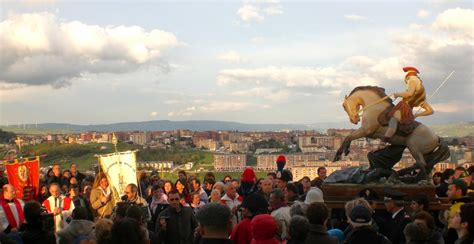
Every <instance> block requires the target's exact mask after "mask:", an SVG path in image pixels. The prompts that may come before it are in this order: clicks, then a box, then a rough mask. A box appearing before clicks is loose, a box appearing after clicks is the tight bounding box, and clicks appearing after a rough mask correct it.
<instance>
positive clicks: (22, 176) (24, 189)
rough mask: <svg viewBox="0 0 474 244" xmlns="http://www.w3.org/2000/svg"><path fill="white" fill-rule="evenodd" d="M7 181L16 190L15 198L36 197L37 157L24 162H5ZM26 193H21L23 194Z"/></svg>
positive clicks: (30, 198)
mask: <svg viewBox="0 0 474 244" xmlns="http://www.w3.org/2000/svg"><path fill="white" fill-rule="evenodd" d="M5 169H6V171H7V176H8V182H9V184H11V185H13V186H14V187H15V190H16V197H17V198H21V199H23V198H25V199H26V200H32V199H33V198H35V197H36V195H37V192H38V187H39V159H38V158H37V159H34V160H30V161H25V162H15V163H13V164H5ZM24 193H25V194H28V195H25V196H24V195H23V194H24Z"/></svg>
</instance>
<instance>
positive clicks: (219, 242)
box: [199, 238, 233, 244]
mask: <svg viewBox="0 0 474 244" xmlns="http://www.w3.org/2000/svg"><path fill="white" fill-rule="evenodd" d="M199 244H233V242H232V241H231V240H229V239H207V238H202V239H201V240H200V241H199Z"/></svg>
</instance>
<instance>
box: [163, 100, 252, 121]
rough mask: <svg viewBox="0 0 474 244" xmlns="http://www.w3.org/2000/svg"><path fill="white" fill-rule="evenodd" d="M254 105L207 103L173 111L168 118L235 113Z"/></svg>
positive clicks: (226, 102)
mask: <svg viewBox="0 0 474 244" xmlns="http://www.w3.org/2000/svg"><path fill="white" fill-rule="evenodd" d="M252 106H253V105H252V104H250V103H247V102H230V101H225V100H223V101H206V102H205V103H204V104H200V105H199V106H191V107H187V108H184V109H182V110H179V111H172V112H169V113H168V117H189V116H193V115H198V114H212V113H221V112H235V111H242V110H245V109H248V108H250V107H252Z"/></svg>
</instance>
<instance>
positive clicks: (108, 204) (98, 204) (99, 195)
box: [90, 172, 117, 218]
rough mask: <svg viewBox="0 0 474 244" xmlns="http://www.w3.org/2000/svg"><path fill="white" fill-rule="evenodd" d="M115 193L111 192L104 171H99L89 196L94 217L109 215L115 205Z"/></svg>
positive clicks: (106, 216)
mask: <svg viewBox="0 0 474 244" xmlns="http://www.w3.org/2000/svg"><path fill="white" fill-rule="evenodd" d="M116 194H117V193H115V192H113V190H112V187H110V186H109V181H108V179H107V175H106V174H105V173H104V172H99V173H98V174H97V176H96V177H95V180H94V184H93V185H92V192H91V198H90V201H91V206H92V208H93V209H94V210H95V211H94V212H95V217H96V218H108V217H110V215H111V214H112V211H113V208H114V206H115V198H114V195H116Z"/></svg>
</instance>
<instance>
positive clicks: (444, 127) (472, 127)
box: [430, 122, 474, 137]
mask: <svg viewBox="0 0 474 244" xmlns="http://www.w3.org/2000/svg"><path fill="white" fill-rule="evenodd" d="M430 127H431V128H433V130H434V131H435V132H436V134H438V135H439V136H442V137H465V136H474V122H459V123H452V124H440V125H430Z"/></svg>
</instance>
